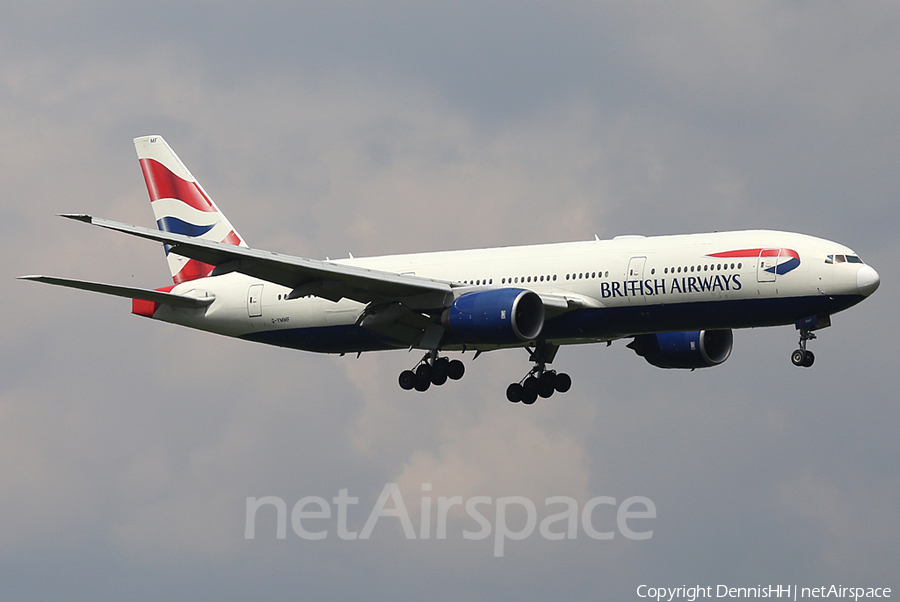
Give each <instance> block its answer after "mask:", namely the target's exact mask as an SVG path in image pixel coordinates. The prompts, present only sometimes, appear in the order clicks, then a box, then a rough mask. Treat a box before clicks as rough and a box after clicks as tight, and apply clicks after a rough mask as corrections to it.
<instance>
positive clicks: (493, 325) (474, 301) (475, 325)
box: [441, 288, 544, 343]
mask: <svg viewBox="0 0 900 602" xmlns="http://www.w3.org/2000/svg"><path fill="white" fill-rule="evenodd" d="M441 321H442V323H443V324H444V326H445V327H447V328H448V329H449V330H450V331H451V332H453V334H454V335H457V336H459V337H461V338H463V339H465V340H467V341H471V342H473V343H506V342H516V341H530V340H533V339H535V338H537V336H538V335H539V334H540V333H541V328H543V326H544V304H543V302H542V301H541V298H540V297H539V296H538V295H537V294H536V293H534V292H532V291H528V290H524V289H520V288H500V289H493V290H486V291H475V292H471V293H465V294H463V295H460V296H459V298H458V299H456V300H455V301H454V302H453V305H451V306H450V307H448V308H447V309H446V310H444V313H443V315H442V316H441Z"/></svg>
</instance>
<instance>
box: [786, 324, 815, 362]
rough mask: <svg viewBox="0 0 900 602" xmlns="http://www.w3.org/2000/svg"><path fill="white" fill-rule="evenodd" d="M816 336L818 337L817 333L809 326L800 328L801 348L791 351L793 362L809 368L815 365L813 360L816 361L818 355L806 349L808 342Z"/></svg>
mask: <svg viewBox="0 0 900 602" xmlns="http://www.w3.org/2000/svg"><path fill="white" fill-rule="evenodd" d="M814 338H816V335H815V334H814V333H813V332H811V331H810V329H809V328H801V329H800V348H799V349H795V350H794V352H793V353H791V362H793V363H794V365H795V366H798V367H803V368H809V367H810V366H812V365H813V362H814V361H816V356H815V355H814V354H813V352H812V351H808V350H807V349H806V342H807V341H810V340H812V339H814Z"/></svg>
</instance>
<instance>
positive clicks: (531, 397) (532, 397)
mask: <svg viewBox="0 0 900 602" xmlns="http://www.w3.org/2000/svg"><path fill="white" fill-rule="evenodd" d="M537 398H538V395H537V389H531V390H529V389H524V390H523V391H522V403H524V404H525V405H527V406H530V405H531V404H533V403H534V402H535V401H537Z"/></svg>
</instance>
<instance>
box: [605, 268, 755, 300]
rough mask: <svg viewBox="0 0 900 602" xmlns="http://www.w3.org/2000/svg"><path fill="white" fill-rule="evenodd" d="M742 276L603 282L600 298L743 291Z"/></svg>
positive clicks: (718, 275) (717, 275)
mask: <svg viewBox="0 0 900 602" xmlns="http://www.w3.org/2000/svg"><path fill="white" fill-rule="evenodd" d="M742 286H743V285H742V284H741V280H740V274H730V275H728V276H723V275H721V274H716V275H714V276H713V275H710V276H684V277H681V278H671V279H669V280H668V281H667V280H666V279H665V278H654V279H652V280H649V279H648V280H625V281H622V282H618V281H616V282H601V283H600V297H601V298H603V299H609V298H613V297H641V296H651V295H665V294H667V293H670V294H676V293H678V294H682V293H706V292H714V291H739V290H741V287H742Z"/></svg>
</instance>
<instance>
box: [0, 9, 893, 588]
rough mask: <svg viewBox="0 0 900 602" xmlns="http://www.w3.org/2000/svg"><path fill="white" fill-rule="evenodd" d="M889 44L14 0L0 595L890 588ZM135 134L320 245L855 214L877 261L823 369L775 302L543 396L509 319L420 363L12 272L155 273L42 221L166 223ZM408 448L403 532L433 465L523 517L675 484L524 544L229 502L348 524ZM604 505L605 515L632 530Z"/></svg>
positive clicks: (646, 17) (481, 17)
mask: <svg viewBox="0 0 900 602" xmlns="http://www.w3.org/2000/svg"><path fill="white" fill-rule="evenodd" d="M898 56H900V6H898V5H897V4H896V3H895V2H872V3H854V4H851V5H847V4H845V3H835V2H818V3H805V2H792V3H778V2H774V3H773V2H755V3H743V4H734V3H724V2H708V3H707V2H688V3H650V2H631V3H627V4H626V3H618V4H615V5H609V6H605V5H600V3H593V2H580V1H573V2H567V1H558V2H553V3H537V2H494V3H484V2H469V1H466V0H463V1H460V2H454V3H452V5H451V4H449V3H443V4H441V3H413V2H394V3H384V2H321V3H302V2H301V3H296V2H277V1H272V2H268V1H265V0H262V1H260V2H254V3H253V4H252V6H251V4H250V3H246V4H239V3H229V2H218V3H212V2H209V3H196V4H188V5H185V3H182V2H169V1H161V2H152V3H147V2H144V3H128V2H90V3H88V2H82V1H79V0H71V1H66V0H46V1H38V2H29V3H13V4H10V5H8V6H6V7H4V9H3V18H2V20H0V194H2V202H0V233H2V235H3V236H2V243H0V244H2V252H3V256H4V257H6V258H7V259H6V261H4V262H3V265H2V268H0V276H2V277H0V291H2V295H3V299H4V303H3V309H4V311H3V316H4V317H3V318H2V319H3V328H2V338H0V341H2V353H3V363H2V376H0V598H2V599H3V600H48V599H74V600H94V601H96V600H122V599H132V600H158V599H188V598H190V599H196V600H228V599H234V600H243V599H247V598H249V597H251V596H253V597H257V598H260V599H268V600H294V599H298V598H305V599H353V598H362V597H365V598H368V599H391V600H422V599H432V600H496V599H516V600H545V599H549V598H551V597H552V598H556V599H571V600H603V599H620V600H622V599H636V595H635V588H636V587H637V586H638V585H640V584H642V583H647V584H652V585H658V586H670V587H675V586H679V585H684V584H688V585H692V584H700V585H716V584H729V585H732V586H755V585H758V584H769V583H773V584H774V583H779V584H787V583H790V584H798V585H801V586H818V585H823V584H824V585H828V584H831V583H835V584H838V583H840V584H843V585H861V586H889V587H890V586H892V587H894V588H900V581H898V577H897V560H896V559H897V557H898V556H900V543H898V542H900V476H898V475H900V470H898V468H900V444H898V439H897V435H896V429H897V424H898V423H900V410H898V404H897V397H896V392H895V389H896V358H897V357H898V355H900V346H898V343H897V340H896V334H897V331H898V325H900V318H898V316H897V312H896V311H894V310H892V309H891V308H892V307H894V305H895V303H893V302H892V300H893V299H895V298H896V296H897V295H898V293H900V290H898V286H897V282H898V278H900V274H898V272H900V270H898V264H897V259H896V258H897V257H898V255H900V243H898V238H897V235H896V232H897V225H898V219H900V211H898V205H897V194H898V190H900V169H898V168H900V165H898V163H900V162H898V153H897V150H896V147H897V141H898V140H900V117H898V112H897V107H898V106H900V70H898V63H897V57H898ZM145 134H162V135H163V136H165V137H166V139H167V140H168V141H169V143H170V144H171V145H172V146H173V147H174V148H175V149H176V151H177V152H178V153H179V154H180V156H181V157H182V159H183V160H184V161H185V162H186V163H187V164H188V166H189V167H190V168H191V170H192V171H193V172H194V174H195V175H196V176H197V177H198V178H199V179H200V181H201V182H202V183H203V184H204V186H205V188H206V189H207V191H208V192H209V193H210V194H211V195H212V196H213V198H215V199H216V201H217V203H218V204H219V206H220V207H221V208H222V209H223V210H224V211H225V212H226V213H227V214H228V216H229V218H230V219H231V221H232V222H233V223H234V224H235V225H236V227H237V228H238V229H239V231H240V232H241V234H242V235H243V236H244V237H245V238H246V239H247V241H248V242H249V244H250V245H251V246H254V247H259V248H264V249H269V250H275V251H280V252H285V253H290V254H294V255H302V256H309V257H317V258H324V257H326V256H328V257H345V256H346V254H347V253H353V254H354V255H355V256H364V255H375V254H383V253H397V252H405V251H424V250H439V249H451V248H459V247H478V246H489V245H508V244H524V243H539V242H551V241H565V240H581V239H589V238H592V237H593V236H594V234H597V235H599V236H601V237H611V236H614V235H617V234H628V233H642V234H648V235H650V234H663V233H683V232H701V231H711V230H727V229H741V228H753V227H764V228H772V229H783V230H790V231H799V232H805V233H809V234H813V235H817V236H822V237H824V238H828V239H832V240H837V241H840V242H842V243H844V244H846V245H848V246H850V247H852V248H853V249H855V250H856V251H857V252H858V253H859V254H860V255H861V256H862V257H863V258H864V259H865V260H866V261H867V262H868V263H870V264H872V265H873V266H875V268H876V269H877V270H878V271H879V273H880V274H881V276H882V286H881V289H880V290H879V291H878V293H877V294H876V295H875V296H873V297H872V298H871V299H869V300H868V301H866V302H865V303H864V304H863V305H861V306H858V307H856V308H853V309H851V310H850V311H848V312H846V313H844V314H840V315H838V316H836V317H835V318H834V319H833V322H834V326H833V327H832V328H829V329H827V330H825V331H823V332H821V334H820V335H819V339H818V340H816V341H814V342H813V343H812V347H811V348H812V349H813V350H815V352H816V354H817V362H816V366H815V367H814V368H812V369H810V370H799V369H797V368H794V367H793V366H792V365H791V363H790V361H789V354H790V352H791V351H792V350H793V348H794V347H795V346H796V339H797V335H796V332H795V331H794V330H793V329H792V328H790V327H784V328H778V329H765V330H755V331H740V332H737V333H735V349H734V353H733V354H732V356H731V358H730V360H729V361H728V362H727V363H725V364H723V365H722V366H719V367H717V368H715V369H709V370H699V371H696V372H681V371H664V370H659V369H656V368H653V367H651V366H649V365H648V364H646V363H645V362H644V361H643V360H642V359H640V358H639V357H637V356H635V355H634V354H633V353H632V352H631V351H630V350H628V349H626V348H625V347H624V345H623V344H621V343H619V344H615V345H613V346H612V347H610V348H606V347H604V346H588V347H570V348H565V349H562V350H561V351H560V353H559V355H558V356H557V361H556V363H555V367H558V368H560V369H564V370H565V371H567V372H568V373H570V374H571V375H572V377H573V380H574V383H575V384H574V386H573V388H572V390H571V391H570V392H569V393H567V394H565V395H557V396H555V397H554V398H553V399H552V400H550V401H546V402H539V403H538V404H536V405H534V406H532V407H530V408H526V407H522V406H521V405H512V404H509V403H508V402H507V401H505V399H504V389H505V387H506V385H507V384H508V383H509V382H511V381H513V380H517V379H518V378H519V377H520V376H521V374H522V373H524V372H525V370H527V368H528V363H527V357H526V354H525V352H522V351H505V352H498V353H490V354H487V355H484V356H481V357H480V358H478V360H477V361H471V358H469V359H468V360H467V374H466V377H465V379H463V380H462V381H460V382H458V383H453V384H451V385H448V386H445V387H442V388H440V389H439V390H435V391H430V392H429V393H428V394H426V395H418V394H415V393H407V392H403V391H401V390H400V389H399V388H398V387H397V384H396V378H397V374H398V373H399V372H400V370H402V369H404V368H406V367H410V366H411V365H413V364H414V363H415V361H416V360H417V359H418V356H414V355H411V354H407V353H405V352H394V353H378V354H368V355H364V356H363V357H361V358H359V359H357V358H355V357H344V358H336V357H325V356H317V355H313V354H308V353H301V352H295V351H289V350H281V349H277V348H267V347H264V346H261V345H256V344H251V343H246V342H240V341H233V340H228V339H225V338H221V337H216V336H214V335H209V334H204V333H199V332H193V331H189V330H187V329H183V328H178V327H174V326H170V325H166V324H160V323H155V322H152V321H150V320H146V319H143V318H138V317H135V316H132V315H130V313H129V312H130V305H129V303H128V302H127V301H125V300H122V299H115V298H106V297H103V296H100V295H93V294H90V293H84V292H80V291H70V290H62V289H54V288H50V287H46V286H43V285H38V284H34V283H29V282H21V281H17V280H16V279H15V277H16V276H19V275H22V274H30V273H49V274H54V275H64V276H71V277H76V278H78V277H80V278H88V279H97V280H103V281H108V282H116V283H123V284H130V285H135V286H147V287H157V286H164V285H165V284H167V282H168V281H169V276H168V272H167V269H166V265H165V261H164V260H163V254H162V250H161V249H160V248H159V247H158V246H157V245H155V244H152V243H148V242H146V241H140V240H136V239H132V238H130V237H125V236H122V235H116V234H115V233H112V232H106V231H101V230H98V229H91V228H88V227H86V226H84V225H81V224H77V223H71V222H68V221H67V220H62V219H59V218H57V217H55V214H57V213H64V212H88V213H92V214H94V215H98V216H102V217H107V218H110V219H115V220H119V221H124V222H128V223H135V224H141V225H152V224H153V218H152V214H151V212H150V209H149V203H148V201H147V197H146V190H145V188H144V184H143V180H142V178H141V174H140V169H139V167H138V164H137V160H136V157H135V154H134V149H133V146H132V142H131V140H132V138H133V137H135V136H139V135H145ZM388 483H397V485H398V487H399V491H400V492H402V496H403V499H404V500H405V502H406V504H407V506H408V510H409V512H410V514H411V516H412V517H413V522H414V524H415V525H417V528H418V524H419V518H418V517H419V516H420V514H419V513H420V509H421V506H422V501H421V498H422V496H431V497H432V498H433V499H437V498H438V497H440V496H447V497H449V496H460V497H461V498H462V499H463V500H468V499H470V498H473V497H476V496H489V497H491V498H492V499H497V498H500V497H506V496H522V497H525V498H527V499H529V500H532V501H533V502H534V503H535V504H536V507H537V510H538V515H539V519H540V518H543V517H545V516H547V515H549V514H552V513H555V512H558V511H560V509H561V507H560V506H555V507H547V506H545V505H544V500H545V499H546V498H547V497H550V496H568V497H571V498H573V499H574V500H576V502H577V503H578V504H579V507H581V506H583V505H584V504H585V503H586V502H587V501H588V500H590V499H592V498H595V497H597V496H609V497H612V498H615V500H616V502H617V503H621V502H622V501H623V500H625V499H626V498H629V497H631V496H645V497H647V498H649V499H650V500H652V502H653V504H654V505H655V508H656V514H657V516H656V518H655V519H643V520H636V521H634V522H633V523H632V524H633V525H635V527H636V530H642V529H645V528H650V529H652V530H653V536H652V538H650V539H648V540H644V541H632V540H629V539H627V538H625V537H624V536H623V535H622V534H621V532H616V534H615V537H614V538H613V539H612V540H608V541H605V540H604V541H601V540H594V539H591V538H590V537H588V536H587V535H586V534H585V531H584V530H582V529H581V528H580V527H579V530H578V532H577V537H576V538H575V539H566V540H562V541H551V540H547V539H545V538H544V537H542V536H541V535H540V534H539V533H538V531H537V530H535V532H534V533H533V534H532V535H531V536H530V537H528V538H526V539H523V540H521V541H507V542H506V545H505V552H504V555H503V556H502V557H495V556H494V554H493V550H494V541H493V537H488V538H486V539H481V540H469V539H465V538H464V537H463V535H462V533H463V531H464V530H468V531H476V530H477V529H478V526H477V523H475V521H474V520H473V519H472V518H471V517H469V516H467V515H466V514H465V513H464V512H460V511H458V510H459V509H458V508H457V510H455V511H453V512H451V514H450V516H449V519H448V525H447V537H446V539H442V540H437V539H435V538H434V536H432V538H431V539H430V540H423V539H419V538H417V539H415V540H407V539H406V538H405V537H404V532H403V529H402V527H401V524H400V521H399V520H397V519H395V518H383V519H381V522H379V523H378V525H377V527H376V528H375V529H374V531H373V533H372V536H371V537H370V538H369V539H367V540H355V541H345V540H343V539H340V538H339V537H338V536H337V532H336V522H335V520H334V519H332V520H319V521H318V522H316V521H310V522H309V523H308V524H309V525H311V529H312V530H315V528H316V527H321V528H323V529H327V530H328V531H329V535H328V537H327V538H326V539H324V540H321V541H309V540H305V539H303V538H301V537H299V536H297V535H296V534H295V533H294V532H293V530H292V529H291V527H290V525H289V526H288V531H287V537H286V538H285V539H277V538H276V536H275V533H276V521H275V518H274V517H275V513H274V510H273V509H272V507H269V508H266V509H263V510H261V511H260V513H259V515H258V522H257V525H256V529H257V532H256V536H255V538H254V539H246V538H245V526H246V525H245V508H246V500H247V498H248V497H257V498H259V497H263V496H277V497H279V498H281V499H282V500H284V501H285V503H286V505H287V508H288V510H289V511H290V509H291V508H292V507H293V505H294V504H295V503H296V502H297V501H299V500H300V499H301V498H304V497H306V496H318V497H321V498H325V499H326V500H331V499H332V498H334V497H336V496H338V494H339V491H340V490H342V489H347V490H348V495H350V496H355V497H358V498H359V500H360V501H359V504H358V506H356V507H351V508H350V512H349V515H348V525H349V528H350V529H351V530H355V531H360V530H362V528H363V525H364V523H365V522H366V519H367V517H368V513H369V511H370V510H371V509H372V508H373V506H374V504H375V503H376V500H377V498H378V496H379V493H381V491H382V489H383V488H384V486H385V484H388ZM428 483H430V484H431V486H432V489H431V491H430V492H428V493H425V492H423V484H428ZM482 508H483V509H484V508H491V509H493V508H494V506H490V507H487V506H485V507H482ZM610 508H611V507H610V506H599V507H598V509H597V511H596V514H595V520H596V524H597V526H598V528H606V527H608V528H609V529H613V528H614V527H615V524H616V520H615V510H614V509H610ZM308 509H310V510H312V509H315V507H308ZM636 509H639V508H636ZM515 510H516V509H515V508H513V509H511V510H510V512H509V517H508V520H509V524H510V525H511V528H513V529H518V528H521V527H522V525H524V521H525V518H524V517H525V513H524V511H522V512H520V513H518V514H517V513H516V512H515ZM518 510H521V508H518ZM492 511H493V510H490V511H486V512H487V514H489V515H490V512H492ZM433 512H434V510H433ZM490 516H491V521H492V522H493V521H494V518H493V515H490ZM306 524H307V523H304V525H306ZM560 525H561V523H557V525H556V526H555V527H554V530H557V531H562V530H563V529H562V528H561V526H560ZM601 530H603V529H601ZM433 534H434V532H433V531H432V535H433ZM895 591H897V590H896V589H895Z"/></svg>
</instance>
